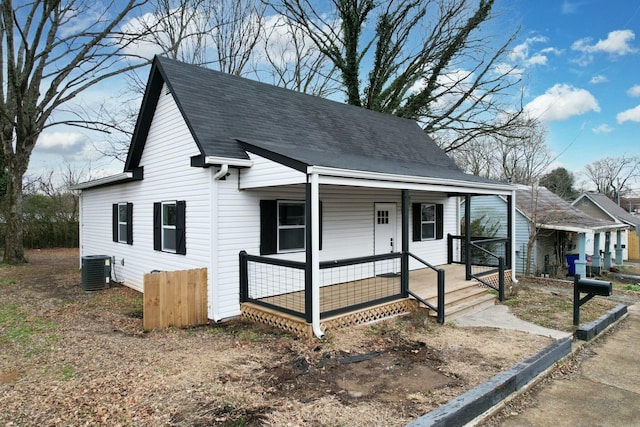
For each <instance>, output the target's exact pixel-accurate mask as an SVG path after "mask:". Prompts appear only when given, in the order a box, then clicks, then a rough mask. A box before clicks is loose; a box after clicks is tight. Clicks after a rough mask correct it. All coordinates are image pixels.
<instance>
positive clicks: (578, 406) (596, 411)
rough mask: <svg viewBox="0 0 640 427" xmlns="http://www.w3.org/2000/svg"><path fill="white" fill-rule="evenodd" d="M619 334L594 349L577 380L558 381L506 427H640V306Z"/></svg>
mask: <svg viewBox="0 0 640 427" xmlns="http://www.w3.org/2000/svg"><path fill="white" fill-rule="evenodd" d="M628 312H629V316H628V317H627V318H626V319H624V320H623V321H622V322H621V323H620V324H619V325H618V327H617V329H616V330H615V332H613V333H611V334H609V335H606V336H603V337H602V338H600V339H599V340H596V341H595V342H592V343H590V344H589V347H588V349H587V351H592V352H594V353H595V355H593V356H591V357H588V358H587V359H586V360H584V361H583V362H582V364H581V366H580V369H579V371H578V373H577V374H576V376H575V377H574V378H571V379H557V380H554V381H552V382H551V383H550V385H545V387H544V388H543V389H541V390H539V391H538V392H536V393H535V395H534V399H535V401H536V404H535V406H533V407H531V408H527V409H526V410H525V411H524V412H523V413H520V414H518V415H514V416H510V417H509V418H507V419H505V420H504V421H503V422H502V424H501V426H502V427H537V426H540V427H542V426H544V427H546V426H557V427H562V426H567V427H568V426H571V427H573V426H583V427H589V426H614V427H615V426H637V425H640V405H639V404H638V402H640V355H639V353H638V343H639V342H640V305H639V304H635V305H632V306H630V307H628Z"/></svg>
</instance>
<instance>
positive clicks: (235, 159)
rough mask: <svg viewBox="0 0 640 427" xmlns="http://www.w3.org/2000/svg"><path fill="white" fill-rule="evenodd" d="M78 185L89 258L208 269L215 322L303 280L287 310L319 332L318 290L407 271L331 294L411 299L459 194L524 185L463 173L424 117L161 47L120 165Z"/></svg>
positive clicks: (344, 300) (438, 253) (130, 281)
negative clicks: (349, 101) (422, 123)
mask: <svg viewBox="0 0 640 427" xmlns="http://www.w3.org/2000/svg"><path fill="white" fill-rule="evenodd" d="M76 188H77V189H80V190H82V192H81V198H80V221H81V231H80V234H81V236H80V255H81V257H82V256H91V255H98V254H106V255H109V256H111V257H112V260H113V268H114V271H115V276H116V278H117V279H118V280H119V281H122V282H123V283H124V284H125V285H127V286H130V287H132V288H135V289H137V290H139V291H142V290H143V276H144V274H145V273H149V272H151V271H153V270H164V271H172V270H183V269H189V268H201V267H206V268H207V270H208V280H209V283H208V313H209V318H210V319H213V320H215V321H218V320H222V319H226V318H230V317H234V316H237V315H239V314H241V300H242V301H245V300H247V299H250V298H253V299H260V298H262V299H266V298H269V297H270V296H273V297H274V298H275V297H281V298H286V297H287V296H290V295H293V293H296V292H302V291H304V295H305V298H304V300H303V301H304V307H302V308H300V309H296V310H299V311H295V310H294V309H287V310H288V311H287V313H289V314H291V313H293V314H294V315H300V314H302V315H303V316H304V317H305V318H306V319H307V322H308V323H309V324H312V325H313V330H314V332H315V333H316V334H317V335H320V334H321V333H322V332H321V331H320V320H319V319H320V317H321V316H323V315H325V314H326V315H329V314H327V313H320V308H319V304H320V302H319V299H320V296H319V295H320V293H319V292H320V291H319V290H320V288H323V287H328V286H330V285H333V284H336V283H343V282H355V281H357V280H360V279H363V278H366V277H393V276H400V274H399V273H401V275H402V281H403V284H402V289H395V290H394V291H393V292H392V293H385V292H386V291H384V292H383V291H381V290H379V289H372V290H367V291H362V290H361V292H369V295H368V298H367V300H366V301H364V302H362V301H361V302H352V303H349V298H348V295H344V296H342V295H337V296H333V297H332V298H335V299H336V300H338V302H340V303H341V304H342V305H341V306H340V310H344V309H348V308H350V307H351V308H358V307H363V306H365V305H367V304H369V305H371V304H380V303H383V302H385V301H390V300H394V299H397V298H400V297H406V296H407V293H406V291H407V288H406V286H407V287H410V286H411V284H410V283H406V284H405V282H404V280H405V278H406V280H407V281H408V277H409V276H408V273H409V270H416V269H420V268H424V267H425V266H424V264H422V261H419V260H418V259H420V260H424V261H426V262H428V263H430V264H432V265H441V264H445V263H446V262H447V253H448V248H447V240H448V239H446V238H445V237H446V236H447V234H456V233H458V232H459V223H460V217H459V215H458V205H459V197H460V196H465V195H478V194H494V195H500V196H502V197H504V198H505V199H510V198H512V196H513V192H514V188H513V187H512V186H511V185H507V184H503V183H499V182H495V181H490V180H487V179H483V178H479V177H476V176H472V175H467V174H465V173H463V172H461V171H460V170H459V169H458V168H457V167H456V166H455V164H454V162H453V161H452V160H451V159H450V158H449V157H448V156H447V155H446V154H445V153H444V152H443V151H442V150H441V149H440V148H438V146H437V145H436V144H435V143H434V142H433V141H432V140H431V139H430V138H429V137H428V136H427V135H426V134H425V132H424V131H423V130H422V129H421V128H420V127H419V126H418V125H417V124H416V123H415V122H414V121H411V120H407V119H402V118H398V117H394V116H390V115H385V114H381V113H377V112H373V111H369V110H365V109H361V108H358V107H353V106H349V105H345V104H341V103H337V102H332V101H329V100H325V99H321V98H317V97H312V96H309V95H305V94H302V93H298V92H293V91H290V90H285V89H282V88H278V87H274V86H271V85H267V84H263V83H259V82H255V81H252V80H247V79H243V78H239V77H236V76H231V75H228V74H224V73H220V72H216V71H212V70H208V69H205V68H201V67H198V66H194V65H187V64H184V63H181V62H178V61H174V60H169V59H164V58H155V60H154V61H153V64H152V67H151V71H150V76H149V81H148V84H147V89H146V92H145V96H144V99H143V102H142V107H141V111H140V115H139V117H138V121H137V124H136V128H135V131H134V135H133V139H132V142H131V146H130V149H129V154H128V157H127V161H126V164H125V167H124V172H123V173H121V174H118V175H115V176H112V177H107V178H102V179H99V180H96V181H92V182H87V183H83V184H80V185H78V186H76ZM245 253H246V254H248V256H250V257H251V259H250V262H248V263H247V255H244V254H245ZM409 253H411V254H412V255H414V257H409V256H408V254H409ZM356 258H357V260H356V261H353V260H354V259H356ZM345 259H349V260H351V261H350V262H352V263H353V262H359V263H360V264H359V267H350V266H349V265H351V264H349V265H346V264H345V263H344V262H343V263H338V262H337V261H338V260H342V261H344V260H345ZM243 260H244V261H243ZM247 264H248V266H247ZM341 265H345V266H344V267H338V266H341ZM333 267H335V268H333ZM329 273H331V274H329ZM241 283H243V284H246V283H249V285H247V286H248V288H247V289H245V288H243V289H241V287H240V285H241ZM405 285H406V286H405ZM243 286H244V285H243ZM247 293H248V294H247ZM272 301H275V299H274V300H272ZM273 304H275V302H273Z"/></svg>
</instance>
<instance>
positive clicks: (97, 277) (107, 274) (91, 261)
mask: <svg viewBox="0 0 640 427" xmlns="http://www.w3.org/2000/svg"><path fill="white" fill-rule="evenodd" d="M110 284H111V257H110V256H109V255H88V256H83V257H82V289H83V290H85V291H99V290H101V289H107V288H108V287H109V285H110Z"/></svg>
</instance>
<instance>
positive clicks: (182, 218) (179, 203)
mask: <svg viewBox="0 0 640 427" xmlns="http://www.w3.org/2000/svg"><path fill="white" fill-rule="evenodd" d="M166 204H175V209H176V218H175V222H176V223H175V236H176V248H175V250H174V249H169V248H165V247H164V233H163V231H164V230H165V226H164V224H163V215H164V214H163V206H164V205H166ZM186 211H187V202H186V201H184V200H164V201H162V202H154V203H153V250H155V251H159V252H165V253H172V254H177V255H186V254H187V244H186V238H187V236H186V231H187V230H186ZM169 228H173V226H169V227H166V229H169Z"/></svg>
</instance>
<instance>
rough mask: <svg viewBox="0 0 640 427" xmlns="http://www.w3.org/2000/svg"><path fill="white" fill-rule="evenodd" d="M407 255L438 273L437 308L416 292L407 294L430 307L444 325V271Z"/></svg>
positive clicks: (412, 255) (409, 290)
mask: <svg viewBox="0 0 640 427" xmlns="http://www.w3.org/2000/svg"><path fill="white" fill-rule="evenodd" d="M407 255H408V256H410V257H411V258H413V259H415V260H416V261H418V262H419V263H421V264H422V265H424V266H425V267H427V268H430V269H431V270H433V271H435V272H436V273H437V277H438V297H437V301H438V302H437V304H436V306H434V305H433V304H430V303H428V302H427V301H425V300H424V299H422V298H421V297H420V296H419V295H416V294H415V293H414V292H412V291H411V289H408V290H407V293H408V294H409V295H411V296H412V297H414V298H415V299H416V300H418V301H420V302H421V303H422V304H424V305H426V306H427V307H429V308H430V309H431V310H433V311H435V312H436V313H437V319H438V323H440V324H443V323H444V270H442V269H441V268H436V267H434V266H433V265H431V264H429V263H428V262H426V261H424V260H423V259H421V258H419V257H417V256H415V255H414V254H412V253H411V252H407Z"/></svg>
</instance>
